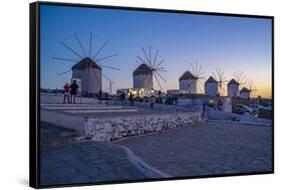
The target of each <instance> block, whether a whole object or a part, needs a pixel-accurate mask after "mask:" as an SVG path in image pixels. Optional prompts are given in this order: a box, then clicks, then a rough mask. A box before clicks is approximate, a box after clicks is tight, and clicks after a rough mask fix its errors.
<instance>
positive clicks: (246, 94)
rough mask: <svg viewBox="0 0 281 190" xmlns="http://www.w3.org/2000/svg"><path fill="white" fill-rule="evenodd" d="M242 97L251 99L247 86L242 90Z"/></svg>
mask: <svg viewBox="0 0 281 190" xmlns="http://www.w3.org/2000/svg"><path fill="white" fill-rule="evenodd" d="M240 97H241V98H247V99H249V98H250V90H249V89H248V88H246V87H243V88H242V89H241V90H240Z"/></svg>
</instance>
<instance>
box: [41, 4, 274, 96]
mask: <svg viewBox="0 0 281 190" xmlns="http://www.w3.org/2000/svg"><path fill="white" fill-rule="evenodd" d="M40 18H41V22H40V23H41V87H42V88H62V86H63V84H64V83H65V82H67V81H65V80H64V79H63V80H62V79H59V78H58V77H57V76H56V74H57V73H58V70H56V69H57V68H55V67H54V65H52V57H53V56H54V54H55V53H54V52H55V51H56V49H57V47H58V42H59V41H61V40H63V39H65V37H66V36H68V35H70V34H72V33H74V32H78V33H79V32H94V34H98V35H99V36H102V37H103V39H108V40H110V42H111V44H112V46H111V48H113V49H115V50H117V51H118V53H119V57H118V62H117V64H119V65H118V66H119V68H120V69H121V70H120V72H119V73H118V76H115V77H114V78H113V80H114V81H115V84H114V86H113V87H114V90H116V89H118V88H130V87H132V84H133V77H132V73H133V71H134V69H136V67H137V66H138V65H137V64H136V56H137V55H140V53H141V47H144V46H148V45H151V46H152V47H153V48H157V49H159V51H160V54H159V55H160V56H161V57H162V58H165V63H164V67H165V69H166V70H167V73H166V76H167V83H166V84H164V85H162V86H163V89H164V90H167V89H177V88H178V78H179V77H180V76H181V75H182V74H183V72H184V71H186V70H188V69H189V68H190V63H191V62H198V64H200V65H202V67H203V71H205V75H204V76H205V77H206V79H207V78H208V77H209V76H210V75H211V73H212V72H214V71H215V68H222V70H223V71H224V72H225V76H226V78H227V79H228V80H230V79H231V78H233V76H232V74H233V72H235V71H236V70H241V71H243V72H244V74H245V75H246V76H247V77H248V78H251V79H252V80H253V81H254V83H255V86H256V88H257V89H258V91H257V93H256V95H261V96H262V97H267V98H271V96H272V94H271V89H272V80H271V77H272V76H271V70H272V68H271V40H272V39H271V20H270V19H261V18H259V19H258V18H242V17H225V16H209V15H190V14H172V13H160V12H157V13H152V12H143V11H126V10H109V9H94V8H82V7H64V6H51V5H42V7H41V17H40ZM115 64H116V63H115ZM60 69H63V68H60ZM67 77H70V74H68V75H67ZM67 77H66V78H67ZM154 84H155V85H156V82H154ZM105 85H106V84H105Z"/></svg>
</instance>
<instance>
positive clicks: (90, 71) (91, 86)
mask: <svg viewBox="0 0 281 190" xmlns="http://www.w3.org/2000/svg"><path fill="white" fill-rule="evenodd" d="M71 69H72V80H75V79H78V80H79V79H80V80H81V83H82V84H83V85H81V91H82V92H86V93H99V92H100V91H101V90H102V69H101V67H100V66H98V65H97V64H96V63H95V61H94V60H92V59H90V58H88V57H86V58H84V59H82V60H81V61H79V62H78V63H76V64H75V65H74V66H72V68H71Z"/></svg>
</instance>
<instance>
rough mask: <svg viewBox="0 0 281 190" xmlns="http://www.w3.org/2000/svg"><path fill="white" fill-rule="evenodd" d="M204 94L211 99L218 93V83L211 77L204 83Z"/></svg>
mask: <svg viewBox="0 0 281 190" xmlns="http://www.w3.org/2000/svg"><path fill="white" fill-rule="evenodd" d="M205 94H206V95H208V96H211V97H214V96H217V95H218V94H219V93H218V81H216V80H215V79H214V78H213V77H212V76H210V77H209V78H208V80H207V81H206V82H205Z"/></svg>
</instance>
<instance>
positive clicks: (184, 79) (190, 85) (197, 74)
mask: <svg viewBox="0 0 281 190" xmlns="http://www.w3.org/2000/svg"><path fill="white" fill-rule="evenodd" d="M190 67H191V69H189V70H187V71H186V72H184V73H183V75H182V76H181V77H180V78H179V89H180V90H185V91H187V93H188V94H198V93H203V90H202V86H203V82H202V80H203V79H204V78H205V77H204V76H203V74H204V72H203V71H202V66H201V65H198V63H195V64H192V63H191V64H190ZM190 70H191V71H190Z"/></svg>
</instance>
